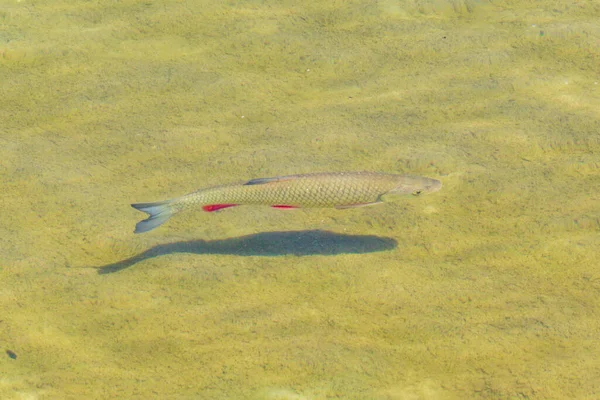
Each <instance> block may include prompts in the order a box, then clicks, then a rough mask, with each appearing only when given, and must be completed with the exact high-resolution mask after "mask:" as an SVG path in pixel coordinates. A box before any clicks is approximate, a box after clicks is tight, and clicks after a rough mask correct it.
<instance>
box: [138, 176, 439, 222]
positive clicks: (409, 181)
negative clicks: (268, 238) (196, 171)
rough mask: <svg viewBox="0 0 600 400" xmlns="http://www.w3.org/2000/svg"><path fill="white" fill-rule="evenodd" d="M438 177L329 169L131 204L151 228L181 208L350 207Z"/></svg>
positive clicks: (430, 187)
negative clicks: (250, 206)
mask: <svg viewBox="0 0 600 400" xmlns="http://www.w3.org/2000/svg"><path fill="white" fill-rule="evenodd" d="M441 187H442V183H441V182H440V181H438V180H436V179H431V178H425V177H419V176H410V175H397V174H385V173H377V172H329V173H313V174H301V175H288V176H280V177H275V178H259V179H252V180H250V181H244V182H238V183H233V184H228V185H221V186H214V187H209V188H205V189H200V190H198V191H195V192H193V193H189V194H187V195H184V196H181V197H179V198H175V199H171V200H167V201H163V202H158V203H140V204H132V207H134V208H136V209H138V210H140V211H143V212H145V213H147V214H149V215H150V217H149V218H148V219H146V220H144V221H141V222H139V223H138V224H137V225H136V230H135V233H142V232H147V231H149V230H151V229H154V228H156V227H157V226H159V225H161V224H162V223H164V222H165V221H166V220H167V219H169V217H171V216H172V215H173V214H175V213H177V212H181V211H184V210H186V209H188V208H193V207H202V208H203V209H204V210H205V211H216V210H219V209H222V208H227V207H232V206H236V205H267V206H271V207H276V208H311V207H335V208H350V207H359V206H365V205H371V204H378V203H381V202H382V201H383V200H384V198H387V196H391V195H396V194H414V195H420V194H424V193H431V192H436V191H438V190H440V189H441Z"/></svg>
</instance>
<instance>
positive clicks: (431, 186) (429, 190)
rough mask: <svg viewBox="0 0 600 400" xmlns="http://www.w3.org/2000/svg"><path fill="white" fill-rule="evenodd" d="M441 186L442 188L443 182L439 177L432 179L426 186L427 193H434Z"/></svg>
mask: <svg viewBox="0 0 600 400" xmlns="http://www.w3.org/2000/svg"><path fill="white" fill-rule="evenodd" d="M441 188H442V182H440V181H438V180H437V179H431V180H430V182H429V184H428V185H427V186H426V188H425V191H426V192H427V193H433V192H437V191H438V190H440V189H441Z"/></svg>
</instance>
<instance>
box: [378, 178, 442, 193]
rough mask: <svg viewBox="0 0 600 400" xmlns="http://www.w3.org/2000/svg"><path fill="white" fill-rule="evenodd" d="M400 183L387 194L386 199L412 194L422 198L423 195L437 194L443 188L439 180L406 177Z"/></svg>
mask: <svg viewBox="0 0 600 400" xmlns="http://www.w3.org/2000/svg"><path fill="white" fill-rule="evenodd" d="M402 178H403V179H402V180H401V181H400V182H398V185H397V186H396V187H394V188H393V189H392V190H390V191H389V192H387V193H385V196H386V197H395V196H397V195H407V194H412V195H413V196H420V195H423V194H428V193H433V192H437V191H438V190H440V189H441V188H442V182H440V181H438V180H437V179H431V178H425V177H420V176H415V177H413V176H404V177H402Z"/></svg>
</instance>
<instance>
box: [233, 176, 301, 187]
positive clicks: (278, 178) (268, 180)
mask: <svg viewBox="0 0 600 400" xmlns="http://www.w3.org/2000/svg"><path fill="white" fill-rule="evenodd" d="M290 179H294V177H293V176H276V177H274V178H256V179H251V180H249V181H248V182H246V183H244V186H246V185H264V184H265V183H273V182H281V181H287V180H290Z"/></svg>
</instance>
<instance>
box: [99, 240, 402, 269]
mask: <svg viewBox="0 0 600 400" xmlns="http://www.w3.org/2000/svg"><path fill="white" fill-rule="evenodd" d="M397 245H398V243H397V242H396V240H394V239H391V238H386V237H379V236H373V235H345V234H341V233H335V232H329V231H321V230H311V231H291V232H265V233H257V234H253V235H246V236H240V237H237V238H230V239H222V240H190V241H185V242H173V243H167V244H160V245H157V246H154V247H152V248H150V249H148V250H146V251H144V252H142V253H140V254H138V255H136V256H133V257H131V258H128V259H126V260H123V261H119V262H116V263H113V264H108V265H104V266H101V267H96V268H97V269H98V273H99V274H111V273H113V272H119V271H121V270H123V269H125V268H129V267H131V266H133V265H135V264H137V263H138V262H140V261H143V260H146V259H149V258H153V257H158V256H162V255H165V254H173V253H192V254H229V255H236V256H265V257H272V256H285V255H295V256H313V255H328V256H329V255H336V254H362V253H373V252H377V251H385V250H392V249H394V248H396V246H397Z"/></svg>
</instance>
